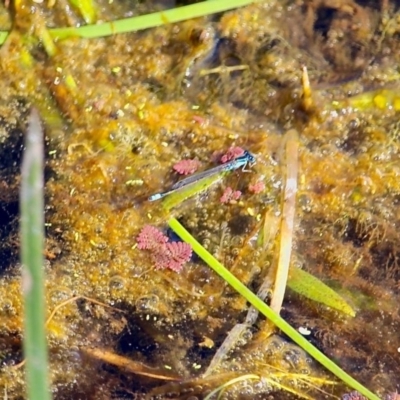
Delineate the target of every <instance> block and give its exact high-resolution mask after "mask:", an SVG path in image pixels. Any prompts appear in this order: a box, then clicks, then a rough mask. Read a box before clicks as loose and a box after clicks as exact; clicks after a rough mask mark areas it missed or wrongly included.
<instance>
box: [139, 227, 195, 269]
mask: <svg viewBox="0 0 400 400" xmlns="http://www.w3.org/2000/svg"><path fill="white" fill-rule="evenodd" d="M136 241H137V243H138V248H139V249H141V250H148V251H149V252H150V255H151V259H152V261H153V263H154V265H155V268H156V269H170V270H172V271H175V272H180V271H181V270H182V268H183V265H184V264H185V263H187V262H188V261H189V260H190V258H191V257H192V248H191V247H190V245H189V244H187V243H184V242H169V241H168V237H167V236H165V235H164V234H163V233H162V232H161V231H160V230H158V229H157V228H154V227H153V226H150V225H146V226H144V227H143V228H142V230H141V231H140V233H139V235H138V237H137V238H136Z"/></svg>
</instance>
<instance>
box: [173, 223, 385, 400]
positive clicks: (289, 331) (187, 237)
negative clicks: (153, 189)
mask: <svg viewBox="0 0 400 400" xmlns="http://www.w3.org/2000/svg"><path fill="white" fill-rule="evenodd" d="M168 225H169V226H170V227H171V229H173V230H174V231H175V233H176V234H177V235H178V236H179V237H180V238H181V239H182V240H184V241H185V242H186V243H189V244H190V245H191V246H192V248H193V250H194V252H195V253H196V254H197V255H198V256H199V257H200V258H201V259H202V260H203V261H204V262H205V263H206V264H207V265H208V266H209V267H211V268H212V269H213V270H214V271H215V272H216V273H217V274H218V275H219V276H221V278H222V279H224V280H225V281H226V282H228V283H229V284H230V285H231V286H232V287H233V288H234V289H235V290H236V291H237V292H238V293H240V294H241V295H242V296H243V297H244V298H245V299H246V300H247V301H248V302H249V303H250V304H251V305H253V306H254V307H255V308H256V309H257V310H259V311H260V312H261V313H262V314H264V316H265V317H267V318H268V319H269V320H270V321H272V322H273V323H274V324H275V325H276V326H277V327H278V328H279V329H281V330H282V332H284V333H285V334H286V335H287V336H289V337H290V338H291V339H292V340H293V341H294V342H295V343H297V344H298V345H299V346H300V347H301V348H303V349H304V350H305V351H306V352H307V353H308V354H310V356H312V357H313V358H314V359H315V360H317V361H318V362H319V363H320V364H322V365H323V366H324V367H325V368H326V369H328V370H329V371H331V372H332V373H333V374H334V375H336V376H337V377H338V378H339V379H341V380H342V381H343V382H344V383H345V384H347V385H348V386H349V387H351V388H353V389H355V390H357V391H358V392H360V393H361V394H362V395H364V396H365V397H366V398H367V399H369V400H379V397H378V396H376V395H375V394H374V393H372V392H371V391H369V390H368V389H367V388H366V387H364V386H363V385H361V383H359V382H357V381H356V380H355V379H354V378H352V377H351V376H350V375H349V374H347V373H346V372H345V371H343V370H342V369H341V368H340V367H339V366H338V365H336V364H335V363H334V362H333V361H332V360H330V359H329V358H328V357H327V356H325V355H324V354H323V353H321V352H320V351H319V350H318V349H316V348H315V347H314V346H313V345H312V344H311V343H310V342H308V341H307V340H306V339H305V338H304V337H303V336H301V335H300V334H299V333H298V332H297V331H296V330H295V329H294V328H293V327H292V326H290V325H289V324H288V323H287V322H286V321H285V320H284V319H283V318H282V317H280V316H279V315H278V314H277V313H275V312H274V311H273V310H272V309H271V308H270V307H268V306H267V305H266V304H265V303H264V302H263V301H262V300H261V299H260V298H259V297H258V296H257V295H255V294H254V293H253V292H252V291H251V290H249V289H248V288H247V287H246V286H245V285H244V284H243V283H242V282H240V280H239V279H237V278H236V277H235V276H234V275H233V274H232V273H231V272H230V271H228V270H227V269H226V268H225V267H224V266H223V265H222V264H221V263H220V262H219V261H218V260H217V259H216V258H214V257H213V256H212V254H210V253H209V252H208V251H207V250H206V249H205V248H204V247H203V246H202V245H201V244H200V243H199V242H198V241H197V240H196V239H195V238H194V237H193V236H192V235H191V234H190V233H189V232H188V231H187V230H186V229H185V228H184V227H183V226H182V225H181V224H180V223H179V221H178V220H176V219H175V218H171V219H170V220H169V221H168Z"/></svg>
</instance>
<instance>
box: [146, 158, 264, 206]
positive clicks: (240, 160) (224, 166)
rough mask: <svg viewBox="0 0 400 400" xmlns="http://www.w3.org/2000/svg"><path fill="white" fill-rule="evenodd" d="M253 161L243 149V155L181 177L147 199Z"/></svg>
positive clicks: (156, 198)
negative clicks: (163, 190) (169, 186)
mask: <svg viewBox="0 0 400 400" xmlns="http://www.w3.org/2000/svg"><path fill="white" fill-rule="evenodd" d="M255 161H256V158H255V157H254V155H253V154H251V153H250V152H249V151H247V150H245V151H244V153H243V155H241V156H240V157H237V158H235V159H234V160H231V161H228V162H226V163H224V164H221V165H218V166H216V167H213V168H210V169H207V170H205V171H203V172H198V173H197V174H193V175H190V176H188V177H187V178H185V179H182V180H181V181H179V182H177V183H175V184H174V185H172V187H171V189H169V190H167V191H165V192H161V193H156V194H153V195H152V196H150V197H149V199H148V200H149V201H156V200H159V199H162V198H163V197H165V196H167V195H169V194H171V193H174V192H176V191H178V190H180V189H182V188H184V187H186V186H188V185H191V184H193V183H196V182H199V181H200V180H201V179H204V178H207V177H209V176H211V175H215V174H219V173H221V172H227V171H233V170H235V169H238V168H241V167H245V166H246V165H247V164H250V165H251V164H254V163H255Z"/></svg>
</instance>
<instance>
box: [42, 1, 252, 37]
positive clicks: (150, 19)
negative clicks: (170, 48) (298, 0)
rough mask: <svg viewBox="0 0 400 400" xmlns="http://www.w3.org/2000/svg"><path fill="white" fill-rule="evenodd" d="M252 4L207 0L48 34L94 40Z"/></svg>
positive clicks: (60, 29) (52, 31) (62, 29)
mask: <svg viewBox="0 0 400 400" xmlns="http://www.w3.org/2000/svg"><path fill="white" fill-rule="evenodd" d="M251 3H254V1H253V0H235V1H232V0H209V1H202V2H201V3H196V4H190V5H188V6H183V7H178V8H174V9H171V10H165V11H160V12H155V13H152V14H146V15H141V16H138V17H132V18H126V19H121V20H119V21H114V22H106V23H103V24H98V25H86V26H82V27H79V28H73V27H72V28H58V29H51V30H50V33H51V35H52V36H53V37H54V38H55V39H64V38H66V37H71V36H79V37H83V38H95V37H102V36H110V35H115V34H118V33H126V32H133V31H139V30H142V29H148V28H154V27H156V26H161V25H165V24H170V23H175V22H180V21H185V20H187V19H192V18H198V17H203V16H205V15H210V14H215V13H219V12H223V11H227V10H232V9H234V8H238V7H242V6H245V5H248V4H251Z"/></svg>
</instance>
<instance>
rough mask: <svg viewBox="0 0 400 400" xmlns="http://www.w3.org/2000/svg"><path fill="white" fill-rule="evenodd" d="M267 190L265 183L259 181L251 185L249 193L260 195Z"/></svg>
mask: <svg viewBox="0 0 400 400" xmlns="http://www.w3.org/2000/svg"><path fill="white" fill-rule="evenodd" d="M264 190H265V183H264V182H263V181H257V182H256V183H254V184H250V185H249V192H251V193H254V194H258V193H261V192H263V191H264Z"/></svg>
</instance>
